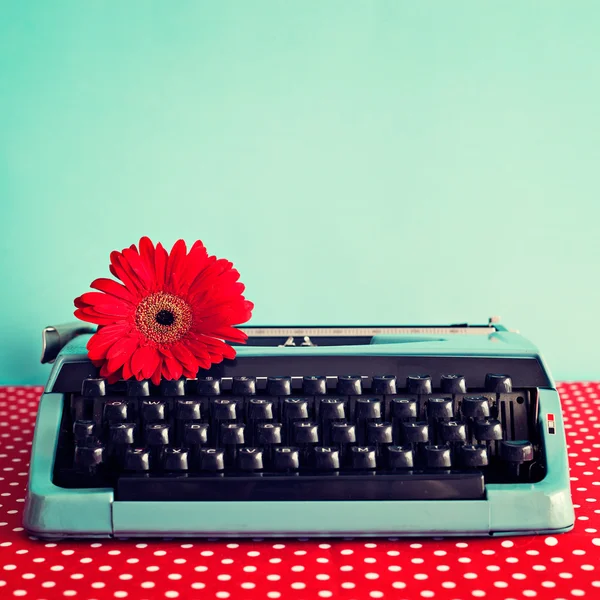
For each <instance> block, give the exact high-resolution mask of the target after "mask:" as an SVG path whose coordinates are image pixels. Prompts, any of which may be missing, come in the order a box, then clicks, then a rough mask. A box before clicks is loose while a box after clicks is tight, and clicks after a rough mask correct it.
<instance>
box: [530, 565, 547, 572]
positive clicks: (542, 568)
mask: <svg viewBox="0 0 600 600" xmlns="http://www.w3.org/2000/svg"><path fill="white" fill-rule="evenodd" d="M531 568H532V569H533V570H534V571H545V570H546V567H545V566H544V565H533V567H531Z"/></svg>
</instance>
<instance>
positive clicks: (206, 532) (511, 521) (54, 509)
mask: <svg viewBox="0 0 600 600" xmlns="http://www.w3.org/2000/svg"><path fill="white" fill-rule="evenodd" d="M540 395H541V397H540V400H541V402H540V407H541V408H540V414H539V419H540V421H541V423H542V424H543V423H545V422H546V419H547V415H548V413H552V414H555V415H556V429H557V430H558V431H564V428H563V423H562V416H561V412H560V402H559V397H558V393H557V392H556V391H554V390H541V391H540ZM62 407H63V398H62V395H61V394H44V395H43V396H42V399H41V402H40V407H39V412H38V419H37V424H36V429H35V437H34V442H33V450H32V461H31V473H30V483H29V490H28V495H27V502H26V509H25V516H24V527H25V529H26V530H27V531H28V532H29V533H31V534H32V535H35V536H37V537H41V538H65V537H69V538H84V537H85V538H93V537H105V538H108V537H153V536H155V537H257V536H260V537H298V536H301V537H302V536H306V537H338V536H353V537H354V536H368V537H375V536H385V537H389V536H398V537H400V536H402V537H404V536H406V537H427V536H443V537H446V536H501V535H511V536H513V535H519V534H522V535H530V534H556V533H562V532H566V531H569V530H570V529H572V527H573V524H574V512H573V506H572V503H571V496H570V486H569V478H568V465H567V456H566V451H565V440H564V436H563V435H554V434H552V435H550V434H548V433H547V431H546V428H544V427H541V431H543V437H544V446H545V449H546V453H547V456H548V457H549V461H548V462H549V467H548V471H547V475H546V477H545V478H544V479H543V480H542V481H541V482H539V483H535V484H511V485H507V484H503V485H498V484H490V485H488V486H487V487H486V494H487V499H486V500H457V501H454V500H444V501H431V500H429V501H428V500H425V501H410V500H407V501H329V502H320V501H311V502H297V501H291V502H251V503H249V502H226V503H223V502H195V501H191V502H151V501H148V502H119V501H114V493H113V490H112V489H86V490H82V489H64V488H59V487H57V486H56V485H54V484H53V483H52V470H53V460H54V458H53V457H54V455H55V451H56V446H57V440H58V433H59V427H60V421H61V417H62Z"/></svg>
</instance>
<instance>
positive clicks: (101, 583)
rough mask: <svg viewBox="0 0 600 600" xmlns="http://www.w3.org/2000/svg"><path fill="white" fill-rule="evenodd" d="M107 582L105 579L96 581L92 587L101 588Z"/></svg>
mask: <svg viewBox="0 0 600 600" xmlns="http://www.w3.org/2000/svg"><path fill="white" fill-rule="evenodd" d="M105 585H106V584H105V583H104V582H103V581H94V583H92V587H93V588H94V589H95V590H101V589H102V588H103V587H104V586H105Z"/></svg>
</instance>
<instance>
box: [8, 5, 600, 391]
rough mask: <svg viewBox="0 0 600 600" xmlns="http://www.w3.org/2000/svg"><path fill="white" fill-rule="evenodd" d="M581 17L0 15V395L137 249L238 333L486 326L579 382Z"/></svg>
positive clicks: (589, 177)
mask: <svg viewBox="0 0 600 600" xmlns="http://www.w3.org/2000/svg"><path fill="white" fill-rule="evenodd" d="M599 23H600V3H598V2H596V1H589V2H586V1H580V2H563V1H541V0H540V1H539V2H531V1H525V2H523V1H521V0H520V1H518V2H517V1H508V2H496V3H491V2H481V1H479V0H478V1H472V2H465V1H457V0H454V1H453V2H402V1H399V0H390V1H365V2H358V1H352V0H340V1H322V0H318V1H317V0H315V1H312V0H311V1H307V0H303V1H302V2H288V1H275V0H273V1H270V2H262V1H245V0H240V1H238V2H231V1H229V2H228V1H222V2H216V1H215V2H203V1H200V0H193V1H185V0H178V1H177V2H148V1H145V0H144V1H142V0H139V1H135V0H128V1H127V2H101V1H99V0H98V1H95V2H80V1H79V0H78V1H73V2H64V1H53V2H47V1H46V0H44V1H38V2H34V1H27V2H18V1H13V2H11V1H8V0H5V1H0V204H1V213H0V215H1V226H2V227H1V234H0V249H1V252H2V260H1V261H0V281H1V282H2V283H1V285H2V293H1V294H0V331H1V332H2V333H1V336H2V345H1V347H0V381H2V382H14V383H21V382H27V383H30V382H36V383H39V382H42V381H43V380H44V379H45V378H46V376H47V373H48V368H47V367H42V366H41V365H39V364H38V361H39V352H40V331H41V329H42V327H43V326H45V325H47V324H50V323H56V322H64V321H68V320H70V318H71V315H72V300H73V298H74V297H75V296H77V295H79V294H80V293H82V292H84V291H86V290H88V285H89V283H90V282H91V280H92V279H94V278H95V277H99V276H106V275H107V274H108V269H107V264H108V255H109V252H110V251H111V250H112V249H115V248H119V249H121V248H123V247H125V246H127V245H129V244H130V243H132V242H136V241H137V240H138V239H139V237H140V236H141V235H144V234H147V235H149V236H151V237H152V238H153V239H156V240H162V241H163V242H166V243H168V244H169V245H170V244H172V243H173V241H174V240H175V239H177V238H178V237H183V238H185V239H187V240H190V241H192V240H195V239H197V238H201V239H203V240H204V241H205V243H206V245H207V246H208V248H209V250H210V251H211V252H213V253H215V254H217V255H219V256H225V257H227V258H230V259H231V260H233V261H234V262H235V263H236V264H237V266H238V267H239V269H240V270H241V272H242V275H243V280H244V282H245V283H246V284H247V289H248V296H249V297H250V298H251V299H253V300H254V301H255V302H256V311H255V318H254V320H253V322H254V323H257V324H265V323H274V324H281V323H314V324H326V323H330V324H336V323H338V324H339V323H411V322H414V323H421V322H432V323H438V322H439V323H445V322H453V321H462V320H469V321H471V322H473V321H475V322H480V321H483V320H485V319H486V318H487V317H488V316H490V315H492V314H500V315H502V317H503V320H504V322H505V323H506V324H507V325H509V326H511V327H517V328H519V329H520V330H521V331H522V332H523V333H525V334H526V335H527V336H528V337H530V338H531V339H532V340H534V341H535V342H536V343H537V344H538V345H539V346H540V347H541V348H542V349H543V350H544V352H545V354H546V357H547V359H548V361H549V363H550V365H551V367H552V369H553V371H554V374H555V375H556V376H557V377H558V378H561V379H576V378H585V379H588V378H590V379H591V378H600V356H599V353H598V350H597V348H598V341H597V340H598V337H599V335H600V325H599V318H598V311H599V309H600V285H599V277H600V269H599V268H598V258H599V256H600V239H599V236H598V218H599V217H600V208H599V198H598V191H599V177H600V168H599V165H600V110H599V108H598V107H599V106H600V36H599V35H598V26H599Z"/></svg>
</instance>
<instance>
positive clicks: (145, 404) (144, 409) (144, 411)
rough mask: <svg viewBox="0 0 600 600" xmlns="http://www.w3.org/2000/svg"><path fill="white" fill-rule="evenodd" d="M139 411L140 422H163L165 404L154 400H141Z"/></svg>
mask: <svg viewBox="0 0 600 600" xmlns="http://www.w3.org/2000/svg"><path fill="white" fill-rule="evenodd" d="M140 411H141V415H142V420H143V421H145V422H146V423H153V422H156V421H164V420H165V418H166V415H167V413H166V406H165V403H164V402H163V401H162V400H155V399H154V398H148V399H147V400H142V403H141V409H140Z"/></svg>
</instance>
